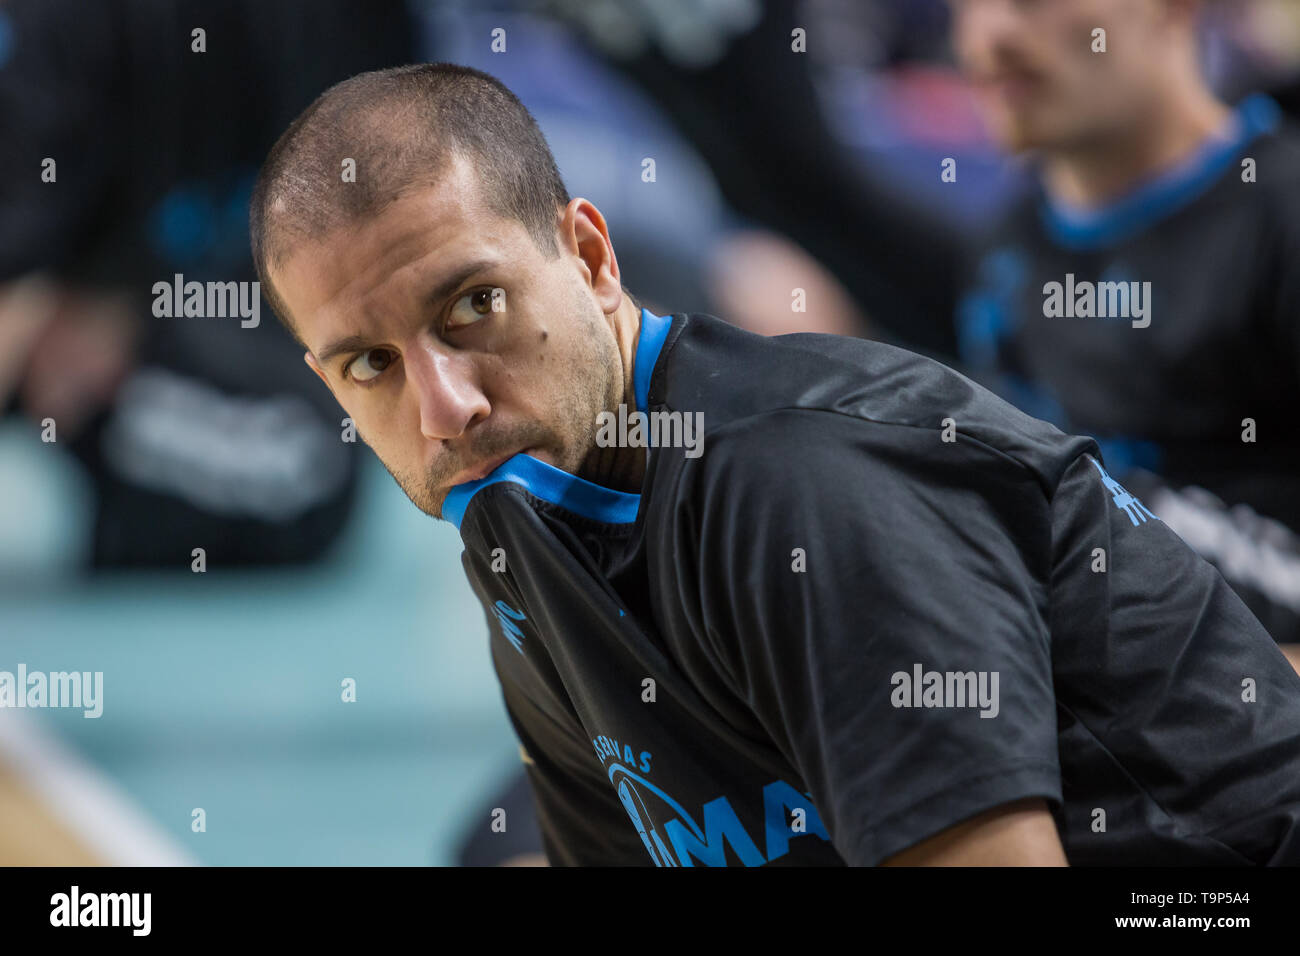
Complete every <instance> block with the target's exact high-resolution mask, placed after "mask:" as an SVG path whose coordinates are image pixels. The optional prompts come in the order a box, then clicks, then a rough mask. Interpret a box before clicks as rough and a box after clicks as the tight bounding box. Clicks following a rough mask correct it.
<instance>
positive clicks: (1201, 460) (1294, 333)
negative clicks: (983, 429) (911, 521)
mask: <svg viewBox="0 0 1300 956" xmlns="http://www.w3.org/2000/svg"><path fill="white" fill-rule="evenodd" d="M950 6H951V8H952V14H953V23H952V36H953V45H954V49H955V51H956V53H957V56H958V58H959V60H960V62H961V65H962V67H963V69H964V70H965V72H966V75H967V76H968V77H969V79H970V80H971V82H972V84H973V85H974V87H975V89H976V91H977V93H978V94H979V96H980V101H981V103H982V105H983V106H984V108H985V112H986V115H987V118H988V121H989V125H990V128H991V130H992V131H993V133H994V135H995V137H996V138H997V140H998V141H999V142H1000V143H1001V144H1002V145H1003V146H1004V147H1005V148H1006V149H1008V150H1010V151H1013V152H1015V153H1018V154H1025V155H1029V156H1032V157H1033V158H1035V159H1036V160H1037V167H1036V169H1037V173H1038V183H1037V186H1036V187H1035V188H1034V189H1033V190H1031V191H1030V193H1029V194H1028V195H1027V196H1026V197H1025V198H1024V200H1023V201H1022V202H1020V203H1019V204H1018V205H1016V206H1015V207H1014V208H1013V209H1012V210H1011V211H1010V213H1009V214H1008V215H1007V216H1006V217H1005V219H1004V221H1003V222H1002V223H1001V225H1000V226H999V227H998V228H997V229H996V230H995V231H993V233H992V234H991V235H990V236H989V237H988V240H987V244H986V245H985V246H984V251H983V254H982V256H981V257H980V258H979V261H978V264H977V266H976V268H975V270H974V273H973V276H972V281H971V285H970V287H969V288H968V289H967V292H966V294H965V296H964V298H963V299H962V301H961V302H960V304H959V306H958V315H957V318H958V342H959V347H960V354H961V359H962V361H963V362H964V364H965V366H966V368H967V369H968V370H969V371H970V372H971V373H972V374H973V375H974V376H975V377H976V378H978V379H980V380H982V381H983V382H984V383H985V384H987V385H990V386H991V387H993V388H994V389H995V390H996V391H998V392H999V393H1000V394H1002V395H1003V397H1005V398H1008V399H1010V400H1012V401H1013V402H1015V403H1016V404H1017V405H1019V406H1020V407H1021V408H1022V409H1024V410H1026V411H1028V412H1030V414H1033V415H1035V416H1037V417H1040V418H1044V419H1047V420H1049V421H1052V422H1053V423H1054V424H1056V425H1057V426H1058V427H1060V428H1061V429H1062V430H1065V431H1067V432H1072V433H1077V432H1083V433H1087V434H1090V435H1093V436H1094V437H1096V438H1097V439H1098V440H1099V442H1100V443H1101V446H1102V450H1103V453H1104V455H1105V459H1106V464H1107V467H1108V468H1109V469H1110V470H1111V473H1112V474H1113V475H1114V476H1115V478H1116V479H1117V480H1118V481H1120V482H1121V483H1123V484H1124V485H1126V486H1127V487H1128V488H1129V489H1130V490H1131V491H1132V492H1133V493H1134V494H1135V495H1137V496H1138V497H1140V498H1141V499H1142V500H1143V501H1144V502H1146V503H1147V505H1148V506H1149V507H1150V508H1151V510H1152V511H1154V512H1155V514H1156V515H1158V516H1159V517H1160V518H1161V519H1163V520H1165V521H1166V522H1168V523H1169V524H1170V526H1171V527H1173V528H1174V530H1176V531H1177V532H1178V533H1179V534H1180V535H1181V536H1182V537H1183V538H1184V539H1185V540H1186V541H1187V542H1188V543H1189V544H1191V545H1192V546H1193V547H1195V548H1197V549H1198V550H1199V551H1200V552H1201V553H1202V554H1203V555H1204V556H1205V557H1207V558H1208V559H1210V560H1211V561H1212V562H1214V563H1215V564H1216V565H1217V566H1218V568H1219V570H1220V571H1221V572H1222V573H1223V575H1224V576H1225V577H1226V578H1227V579H1228V580H1229V582H1230V583H1231V584H1232V585H1233V586H1234V588H1235V589H1236V590H1237V591H1238V592H1239V593H1240V594H1241V595H1242V597H1243V598H1244V599H1245V601H1246V603H1247V604H1248V605H1249V606H1250V607H1251V609H1252V610H1253V611H1254V612H1255V613H1256V615H1257V616H1258V617H1259V618H1260V620H1261V621H1262V622H1263V623H1264V624H1265V626H1266V627H1267V628H1268V629H1269V631H1270V633H1271V634H1273V636H1274V637H1275V639H1277V640H1278V641H1280V642H1295V641H1300V547H1298V546H1297V538H1296V535H1295V532H1296V531H1300V431H1298V430H1297V429H1296V427H1295V424H1294V419H1293V417H1292V416H1293V413H1294V407H1295V397H1296V395H1297V394H1298V391H1300V267H1298V266H1297V263H1300V136H1298V135H1297V133H1296V131H1295V130H1294V129H1292V128H1291V127H1290V126H1289V125H1288V124H1287V123H1286V122H1285V121H1284V120H1283V118H1282V116H1281V113H1280V110H1279V109H1278V107H1277V105H1276V103H1274V102H1273V101H1272V100H1270V99H1268V98H1267V97H1264V96H1260V95H1255V96H1251V97H1248V98H1247V99H1245V100H1244V101H1243V102H1242V103H1241V104H1240V105H1239V106H1238V107H1237V108H1235V109H1233V108H1230V107H1229V106H1228V105H1226V104H1225V103H1223V102H1222V101H1220V100H1219V99H1218V98H1217V97H1216V96H1215V95H1214V94H1213V93H1212V92H1211V90H1210V89H1209V87H1208V86H1207V83H1206V81H1205V79H1204V74H1203V67H1202V57H1201V50H1200V44H1199V36H1200V34H1199V32H1198V18H1199V17H1200V15H1201V13H1202V7H1203V4H1202V3H1200V2H1197V0H1052V2H1046V0H1028V2H1025V0H1018V2H1012V0H952V2H951V4H950ZM959 162H960V161H959ZM960 181H961V178H960V172H958V173H957V182H958V183H960ZM1291 652H1292V656H1293V658H1294V657H1295V655H1294V648H1292V649H1291Z"/></svg>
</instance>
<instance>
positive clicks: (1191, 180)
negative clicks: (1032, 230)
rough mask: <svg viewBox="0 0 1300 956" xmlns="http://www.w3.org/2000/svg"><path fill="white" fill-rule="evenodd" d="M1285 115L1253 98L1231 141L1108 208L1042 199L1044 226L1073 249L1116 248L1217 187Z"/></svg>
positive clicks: (1236, 119)
mask: <svg viewBox="0 0 1300 956" xmlns="http://www.w3.org/2000/svg"><path fill="white" fill-rule="evenodd" d="M1281 115H1282V110H1281V108H1280V107H1279V106H1278V105H1277V103H1276V102H1274V101H1273V100H1272V99H1271V98H1270V97H1268V96H1266V95H1264V94H1263V93H1257V94H1255V95H1253V96H1249V97H1247V98H1246V99H1245V100H1243V101H1242V102H1241V104H1240V105H1239V106H1238V107H1237V109H1236V111H1235V112H1234V114H1233V117H1232V121H1231V123H1230V125H1229V129H1228V138H1227V139H1222V138H1220V137H1217V136H1216V137H1214V138H1212V139H1210V140H1208V141H1206V142H1205V143H1204V144H1203V145H1202V146H1201V147H1200V148H1199V149H1198V150H1197V151H1196V152H1195V153H1193V154H1192V155H1191V156H1190V157H1189V158H1188V159H1186V160H1184V161H1183V162H1182V163H1180V164H1179V165H1178V166H1176V167H1174V168H1173V169H1171V170H1169V171H1168V172H1166V173H1162V174H1161V175H1160V176H1157V177H1156V178H1154V179H1151V180H1149V181H1147V182H1146V183H1144V184H1143V185H1141V186H1139V187H1138V188H1137V189H1135V190H1133V191H1132V192H1130V193H1129V194H1128V195H1126V196H1123V197H1121V198H1120V199H1117V200H1116V201H1114V202H1112V203H1109V204H1108V205H1106V206H1102V207H1101V208H1099V209H1088V210H1080V209H1071V208H1068V207H1066V206H1063V205H1060V204H1058V203H1054V202H1053V201H1052V200H1051V198H1050V197H1048V196H1046V195H1044V197H1043V201H1042V204H1041V206H1040V210H1041V214H1042V219H1043V225H1044V226H1045V227H1046V228H1047V232H1048V235H1050V236H1051V238H1052V239H1053V240H1054V241H1055V242H1057V243H1058V244H1059V245H1062V246H1064V247H1066V248H1067V249H1075V250H1084V249H1096V248H1099V247H1102V246H1108V245H1112V244H1114V243H1116V242H1119V241H1121V240H1123V239H1125V238H1127V237H1129V236H1132V235H1134V234H1135V233H1138V232H1141V231H1142V230H1143V229H1146V228H1148V227H1149V226H1152V225H1154V224H1155V223H1156V222H1159V221H1160V220H1161V219H1163V218H1164V217H1165V216H1167V215H1169V214H1170V213H1171V212H1173V211H1174V210H1176V209H1178V208H1179V207H1181V206H1183V205H1186V204H1187V203H1189V202H1191V201H1192V200H1193V199H1195V198H1196V197H1198V196H1200V195H1201V194H1202V193H1204V192H1205V191H1206V190H1207V189H1209V188H1210V187H1211V186H1212V185H1214V183H1216V182H1217V181H1218V180H1219V177H1221V176H1222V175H1223V174H1224V173H1225V172H1227V170H1228V169H1229V167H1231V166H1233V165H1235V163H1236V158H1237V154H1238V153H1240V152H1241V150H1242V149H1244V148H1245V147H1246V146H1247V145H1249V144H1250V143H1251V142H1252V141H1254V139H1255V138H1256V137H1257V136H1259V135H1260V134H1261V133H1267V132H1271V131H1272V130H1274V129H1276V128H1277V125H1278V122H1279V120H1280V118H1281Z"/></svg>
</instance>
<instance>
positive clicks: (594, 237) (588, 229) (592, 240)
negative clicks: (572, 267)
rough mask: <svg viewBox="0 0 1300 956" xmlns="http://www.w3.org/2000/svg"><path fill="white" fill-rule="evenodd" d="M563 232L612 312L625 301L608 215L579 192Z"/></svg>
mask: <svg viewBox="0 0 1300 956" xmlns="http://www.w3.org/2000/svg"><path fill="white" fill-rule="evenodd" d="M560 235H561V241H562V242H563V243H564V244H565V245H566V246H568V248H569V249H570V251H572V252H575V253H576V254H577V256H578V258H579V259H581V260H582V263H583V265H584V266H585V267H586V272H587V275H586V278H587V283H588V284H589V285H590V286H591V289H592V292H594V293H595V295H596V302H597V303H598V304H599V305H600V308H601V311H602V312H604V313H605V314H606V315H609V314H610V313H611V312H613V311H614V310H615V309H617V308H618V307H619V305H620V304H621V303H622V301H623V287H622V284H621V282H620V280H619V271H618V258H617V257H616V256H615V255H614V243H613V242H612V241H611V240H610V238H609V227H608V226H607V225H606V224H605V217H604V216H602V215H601V214H600V210H599V209H597V208H596V207H595V206H594V205H593V204H592V203H591V202H589V201H588V200H586V199H583V198H582V197H580V196H575V197H574V198H573V199H571V200H569V204H568V206H566V207H565V209H564V214H563V216H562V217H561V219H560Z"/></svg>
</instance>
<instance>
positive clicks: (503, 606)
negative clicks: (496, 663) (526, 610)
mask: <svg viewBox="0 0 1300 956" xmlns="http://www.w3.org/2000/svg"><path fill="white" fill-rule="evenodd" d="M492 612H493V613H494V614H495V615H496V616H497V620H498V621H500V622H501V633H502V634H504V635H505V638H506V640H508V641H509V642H510V643H511V644H512V645H514V648H515V650H517V651H518V652H519V653H520V654H522V653H523V652H524V647H523V644H524V632H523V631H521V630H520V629H519V625H518V624H516V623H515V621H524V620H527V618H525V617H524V614H523V612H522V611H516V610H515V609H514V608H512V607H511V606H510V605H509V604H507V603H506V602H505V601H497V603H496V604H495V605H493V607H492Z"/></svg>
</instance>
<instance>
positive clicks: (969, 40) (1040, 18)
mask: <svg viewBox="0 0 1300 956" xmlns="http://www.w3.org/2000/svg"><path fill="white" fill-rule="evenodd" d="M949 6H950V7H951V10H952V40H953V48H954V52H955V53H956V55H957V59H958V61H959V62H960V64H961V67H962V69H963V71H964V72H965V74H966V76H967V78H968V79H969V80H970V81H971V82H972V84H973V85H974V87H975V90H976V92H977V94H978V95H979V97H980V100H981V104H982V105H983V107H984V110H985V113H986V116H987V118H988V120H989V125H990V128H991V131H992V134H993V136H994V138H995V139H996V140H997V141H998V142H999V143H1000V145H1002V146H1003V147H1004V148H1006V149H1009V150H1012V151H1020V150H1028V149H1044V148H1045V149H1054V148H1055V149H1060V148H1067V149H1068V148H1071V147H1079V146H1086V145H1087V144H1088V143H1089V141H1095V140H1097V139H1098V138H1101V137H1105V136H1108V135H1111V134H1113V133H1114V132H1116V131H1117V130H1123V129H1125V128H1131V127H1132V126H1133V125H1135V124H1137V123H1140V122H1142V119H1141V117H1142V116H1144V115H1146V114H1145V113H1144V110H1145V109H1146V108H1148V106H1149V104H1150V102H1151V101H1152V100H1153V99H1154V98H1155V96H1156V94H1157V90H1158V87H1159V84H1160V83H1161V82H1162V76H1161V71H1162V69H1164V68H1165V66H1164V64H1165V59H1164V58H1165V57H1166V56H1167V55H1168V53H1169V48H1170V45H1171V42H1172V41H1174V40H1178V41H1179V42H1181V41H1182V40H1183V39H1185V37H1183V36H1181V35H1180V34H1179V31H1181V30H1184V29H1186V26H1187V19H1186V18H1185V17H1182V18H1180V16H1179V14H1178V11H1176V10H1175V9H1173V5H1171V4H1169V3H1168V2H1167V0H949ZM1099 28H1100V29H1103V30H1105V31H1106V33H1105V43H1106V50H1105V52H1104V53H1103V52H1094V51H1093V46H1094V42H1095V41H1094V37H1093V31H1094V30H1096V29H1099Z"/></svg>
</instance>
